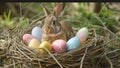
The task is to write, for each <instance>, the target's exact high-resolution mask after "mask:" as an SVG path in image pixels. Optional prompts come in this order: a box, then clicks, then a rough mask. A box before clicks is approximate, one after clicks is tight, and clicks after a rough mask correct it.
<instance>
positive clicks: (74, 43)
mask: <svg viewBox="0 0 120 68" xmlns="http://www.w3.org/2000/svg"><path fill="white" fill-rule="evenodd" d="M78 47H80V38H78V37H73V38H71V39H69V40H68V41H67V50H73V49H75V48H78Z"/></svg>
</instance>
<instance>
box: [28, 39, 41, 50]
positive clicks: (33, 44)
mask: <svg viewBox="0 0 120 68" xmlns="http://www.w3.org/2000/svg"><path fill="white" fill-rule="evenodd" d="M39 45H40V41H39V40H37V39H35V38H34V39H32V40H31V41H30V43H29V45H28V47H29V48H31V49H38V47H39Z"/></svg>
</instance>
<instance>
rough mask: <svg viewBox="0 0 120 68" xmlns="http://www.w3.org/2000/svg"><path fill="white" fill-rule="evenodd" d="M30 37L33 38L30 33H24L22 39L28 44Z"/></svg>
mask: <svg viewBox="0 0 120 68" xmlns="http://www.w3.org/2000/svg"><path fill="white" fill-rule="evenodd" d="M31 39H33V36H32V35H31V34H24V35H23V37H22V40H23V42H24V43H25V44H26V45H28V44H29V42H30V40H31Z"/></svg>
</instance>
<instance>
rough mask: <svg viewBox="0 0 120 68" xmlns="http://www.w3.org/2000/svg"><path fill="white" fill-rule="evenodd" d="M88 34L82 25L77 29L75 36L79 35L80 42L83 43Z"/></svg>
mask: <svg viewBox="0 0 120 68" xmlns="http://www.w3.org/2000/svg"><path fill="white" fill-rule="evenodd" d="M88 34H89V32H88V29H87V28H86V27H83V28H81V29H79V30H78V32H77V33H76V36H77V37H79V38H80V42H81V43H83V42H84V41H86V39H87V37H88Z"/></svg>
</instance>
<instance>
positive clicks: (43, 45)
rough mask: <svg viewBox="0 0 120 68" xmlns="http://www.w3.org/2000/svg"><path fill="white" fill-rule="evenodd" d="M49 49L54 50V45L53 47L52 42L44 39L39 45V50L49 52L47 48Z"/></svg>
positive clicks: (43, 52)
mask: <svg viewBox="0 0 120 68" xmlns="http://www.w3.org/2000/svg"><path fill="white" fill-rule="evenodd" d="M45 48H46V49H48V50H49V52H51V51H52V47H51V44H50V43H49V42H47V41H43V42H42V43H41V44H40V45H39V51H40V53H41V54H47V53H48V52H47V51H46V50H45Z"/></svg>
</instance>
